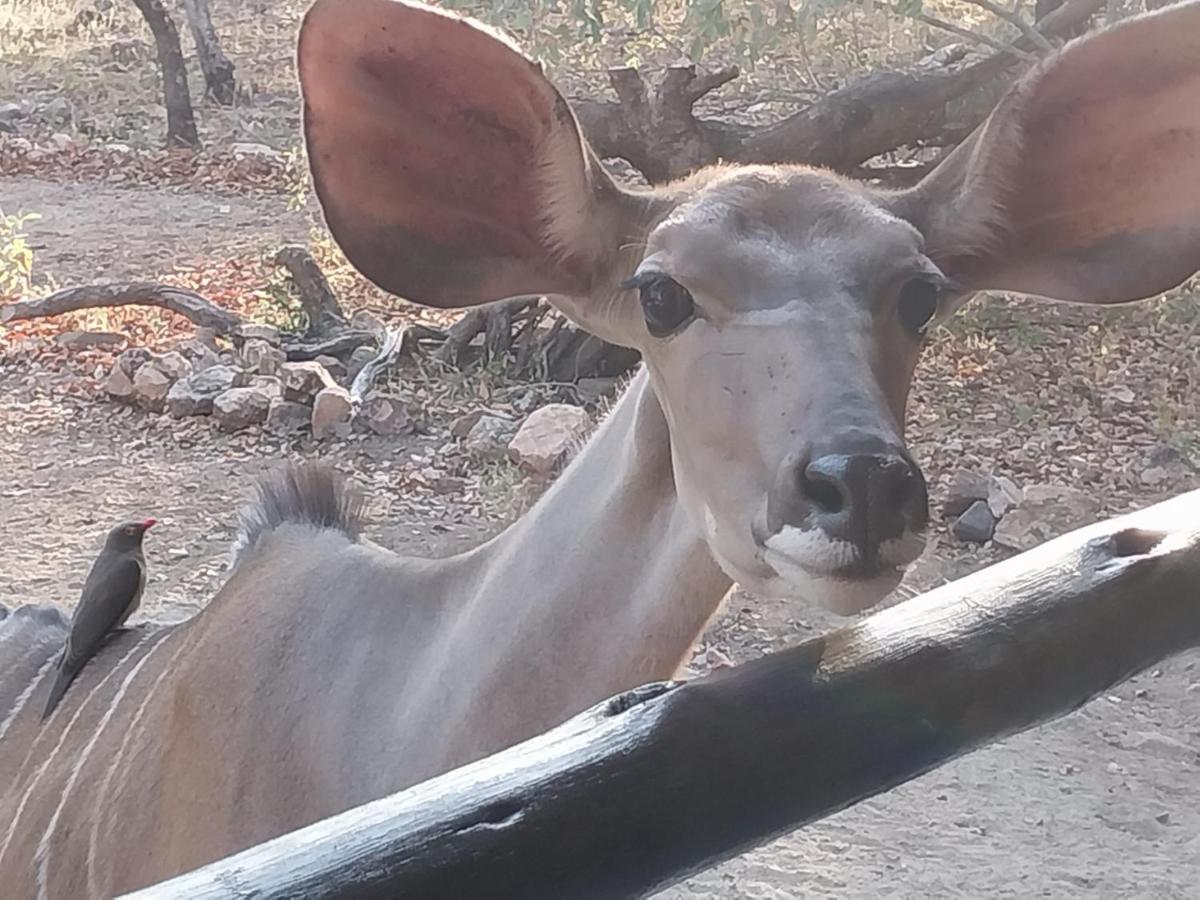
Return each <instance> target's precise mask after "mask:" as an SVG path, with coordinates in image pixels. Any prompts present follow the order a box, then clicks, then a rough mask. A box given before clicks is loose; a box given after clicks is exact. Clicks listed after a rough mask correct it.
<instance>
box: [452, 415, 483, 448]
mask: <svg viewBox="0 0 1200 900" xmlns="http://www.w3.org/2000/svg"><path fill="white" fill-rule="evenodd" d="M485 415H487V413H485V412H484V411H483V410H482V409H475V410H472V411H471V412H469V413H464V414H463V415H461V416H459V417H458V418H457V419H455V420H454V421H453V422H451V423H450V435H451V437H456V438H458V439H459V440H460V441H461V440H463V439H464V438H465V437H466V436H467V435H468V434H470V433H471V429H472V428H474V427H475V423H476V422H478V421H479V420H480V419H482V418H483V417H484V416H485Z"/></svg>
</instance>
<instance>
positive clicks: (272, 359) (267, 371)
mask: <svg viewBox="0 0 1200 900" xmlns="http://www.w3.org/2000/svg"><path fill="white" fill-rule="evenodd" d="M241 357H242V362H243V363H245V364H246V368H248V369H250V370H251V371H253V372H258V373H259V374H260V375H275V374H277V373H278V372H279V369H280V367H281V366H282V365H283V364H284V363H285V362H287V356H286V355H284V352H283V351H282V350H280V349H279V348H278V347H275V346H272V345H271V343H270V342H269V341H265V340H263V339H262V338H253V339H251V340H248V341H246V343H244V344H243V345H242V351H241Z"/></svg>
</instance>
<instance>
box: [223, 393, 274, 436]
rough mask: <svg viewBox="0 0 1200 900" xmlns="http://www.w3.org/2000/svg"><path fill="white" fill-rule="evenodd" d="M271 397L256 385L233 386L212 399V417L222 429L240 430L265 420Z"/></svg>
mask: <svg viewBox="0 0 1200 900" xmlns="http://www.w3.org/2000/svg"><path fill="white" fill-rule="evenodd" d="M270 408H271V397H270V396H269V395H268V394H267V392H266V391H264V390H262V389H261V388H256V387H235V388H230V389H229V390H227V391H225V392H224V393H221V394H218V395H217V396H216V398H214V400H213V412H212V414H213V418H214V419H215V420H216V422H217V425H219V426H220V428H221V430H222V431H240V430H241V429H243V428H248V427H249V426H251V425H257V424H259V423H260V422H265V421H266V420H267V411H268V410H269V409H270Z"/></svg>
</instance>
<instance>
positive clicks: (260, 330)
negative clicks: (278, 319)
mask: <svg viewBox="0 0 1200 900" xmlns="http://www.w3.org/2000/svg"><path fill="white" fill-rule="evenodd" d="M238 334H240V335H241V336H242V338H243V339H244V340H247V341H266V342H267V343H268V344H270V345H271V346H272V347H278V346H279V345H280V344H282V343H283V337H282V335H280V333H279V329H278V328H276V327H275V326H274V325H263V324H262V323H260V322H249V323H247V324H245V325H242V326H241V327H240V328H238Z"/></svg>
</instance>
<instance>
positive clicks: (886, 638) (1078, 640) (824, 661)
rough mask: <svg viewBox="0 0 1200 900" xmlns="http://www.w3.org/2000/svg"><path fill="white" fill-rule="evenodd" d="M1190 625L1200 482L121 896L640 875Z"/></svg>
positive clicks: (1151, 656) (550, 891)
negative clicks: (853, 619)
mask: <svg viewBox="0 0 1200 900" xmlns="http://www.w3.org/2000/svg"><path fill="white" fill-rule="evenodd" d="M1197 645H1200V491H1193V492H1192V493H1190V494H1184V495H1182V496H1180V497H1177V498H1175V499H1174V500H1170V501H1168V502H1166V503H1160V504H1158V505H1157V506H1152V507H1150V508H1149V509H1146V510H1143V511H1142V512H1140V513H1135V514H1133V515H1130V516H1125V517H1123V518H1119V519H1115V520H1112V521H1109V522H1102V523H1099V524H1097V525H1093V526H1090V527H1088V528H1084V529H1080V530H1079V531H1075V532H1072V533H1071V534H1068V535H1066V536H1064V537H1062V538H1059V539H1058V540H1055V541H1051V542H1049V543H1047V544H1045V545H1043V546H1041V547H1038V548H1036V549H1034V550H1032V551H1030V552H1028V553H1023V554H1021V555H1020V556H1017V557H1014V558H1012V559H1009V560H1007V561H1005V562H1002V563H999V564H998V565H995V566H992V567H990V568H988V569H984V570H982V571H980V572H977V573H975V574H974V575H971V576H968V577H967V578H964V579H961V580H960V581H957V582H953V583H951V584H948V585H945V586H943V587H941V588H938V589H937V590H934V591H932V592H930V593H928V594H925V595H923V596H921V597H917V598H914V599H912V600H909V601H907V602H905V603H901V604H899V605H897V606H894V607H892V608H890V609H887V610H885V611H883V612H880V613H877V614H875V615H873V616H870V617H869V618H866V619H864V620H862V621H860V622H857V623H855V624H853V625H850V626H849V627H847V628H843V629H841V630H839V631H834V632H831V633H829V634H826V635H823V636H821V637H818V638H816V639H814V640H810V641H806V642H805V643H803V644H800V645H798V646H796V647H793V648H791V649H788V650H784V651H782V652H780V653H775V654H771V655H768V656H766V657H763V658H761V659H758V660H756V661H754V662H751V663H747V664H744V665H741V666H737V667H734V668H730V669H725V670H723V671H720V672H717V673H714V674H712V675H710V676H708V677H706V678H701V679H698V680H696V681H692V682H687V683H684V684H679V683H660V684H653V685H646V686H644V687H642V688H638V689H635V690H633V691H630V692H628V693H626V694H623V695H620V696H618V697H615V698H613V699H611V700H609V701H607V702H606V703H602V704H600V705H599V706H597V707H594V708H593V709H591V710H589V711H588V712H585V713H583V714H582V715H580V716H578V717H576V718H574V719H572V720H570V721H568V722H567V723H565V724H563V725H561V726H560V727H558V728H556V729H554V730H552V731H549V732H547V733H546V734H543V735H541V736H539V737H536V738H533V739H532V740H529V741H526V742H524V743H522V744H518V745H517V746H515V747H512V748H510V749H508V750H505V751H503V752H501V753H498V754H496V755H495V756H492V757H488V758H486V759H482V760H479V761H477V762H475V763H472V764H470V765H468V766H465V767H463V768H461V769H457V770H454V771H451V772H448V773H446V774H445V775H442V776H440V777H438V778H434V779H433V780H431V781H427V782H425V783H423V784H419V785H416V786H415V787H412V788H410V789H408V790H406V791H402V792H400V793H398V794H394V795H392V796H390V797H386V798H384V799H382V800H377V801H375V802H373V803H368V804H366V805H364V806H360V807H358V808H356V809H351V810H348V811H346V812H344V813H341V814H340V815H336V816H333V817H331V818H329V819H326V820H324V821H321V822H317V823H315V824H313V825H310V826H308V827H306V828H302V829H299V830H297V831H294V832H292V833H291V834H286V835H283V836H282V837H279V838H276V839H275V840H272V841H268V842H267V843H264V844H261V845H259V846H257V847H253V848H250V849H248V850H246V851H244V852H242V853H239V854H237V855H235V856H231V857H229V858H227V859H224V860H220V861H218V862H215V863H213V864H211V865H208V866H206V867H204V868H202V869H199V870H197V871H195V872H192V873H189V874H186V875H182V876H180V877H178V878H175V879H172V880H171V881H167V882H164V883H162V884H158V885H155V886H152V887H149V888H146V889H144V890H140V891H137V892H135V893H133V894H128V895H126V900H159V898H175V897H189V898H193V900H215V898H235V897H236V898H241V897H258V898H263V900H267V898H283V897H307V898H323V900H334V898H352V897H353V898H362V897H482V896H486V897H513V896H523V897H555V898H563V900H568V898H585V897H588V898H590V897H597V898H613V897H640V896H645V895H646V894H648V893H650V892H652V891H654V890H658V889H661V888H663V887H666V886H667V885H669V884H671V883H674V882H676V881H679V880H681V879H682V878H685V877H687V876H688V875H691V874H693V873H695V872H697V871H700V870H702V869H704V868H707V867H709V866H712V865H715V864H717V863H718V862H721V861H722V860H725V859H728V858H730V857H732V856H734V855H736V854H738V853H740V852H742V851H744V850H747V849H749V848H751V847H753V846H756V845H758V844H761V843H764V842H765V841H767V840H770V839H771V838H774V837H776V836H778V835H780V834H783V833H785V832H788V831H791V830H793V829H795V828H797V827H799V826H801V825H804V824H806V823H809V822H812V821H815V820H817V819H820V818H822V817H823V816H827V815H830V814H831V813H834V812H837V811H839V810H842V809H845V808H846V807H848V806H850V805H852V804H854V803H857V802H859V801H861V800H863V799H865V798H867V797H871V796H874V795H876V794H878V793H881V792H883V791H886V790H888V789H890V788H892V787H895V786H896V785H899V784H902V783H903V782H905V781H908V780H910V779H912V778H914V777H916V776H918V775H921V774H923V773H925V772H927V771H929V770H931V769H933V768H935V767H937V766H939V765H941V764H943V763H945V762H946V761H948V760H951V759H953V758H955V757H957V756H959V755H961V754H964V753H967V752H969V751H971V750H973V749H976V748H979V747H981V746H984V745H986V744H988V743H990V742H992V741H995V740H998V739H1000V738H1003V737H1005V736H1007V735H1011V734H1014V733H1016V732H1019V731H1023V730H1025V729H1028V728H1031V727H1033V726H1035V725H1037V724H1039V723H1042V722H1045V721H1048V720H1050V719H1054V718H1056V717H1058V716H1062V715H1064V714H1066V713H1069V712H1071V711H1073V710H1076V709H1078V708H1079V707H1080V706H1082V705H1083V704H1084V703H1086V702H1087V701H1088V700H1089V699H1091V698H1092V697H1095V696H1096V695H1097V694H1099V693H1101V692H1104V691H1107V690H1109V689H1110V688H1111V687H1112V686H1113V685H1114V684H1116V683H1118V682H1120V681H1123V680H1124V679H1126V678H1128V677H1130V676H1131V675H1133V674H1134V673H1136V672H1138V671H1141V670H1142V669H1145V668H1147V667H1149V666H1151V665H1154V664H1155V663H1157V662H1159V661H1160V660H1162V659H1163V658H1165V657H1167V656H1170V655H1172V654H1175V653H1179V652H1181V651H1183V650H1186V649H1189V648H1191V647H1195V646H1197Z"/></svg>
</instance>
